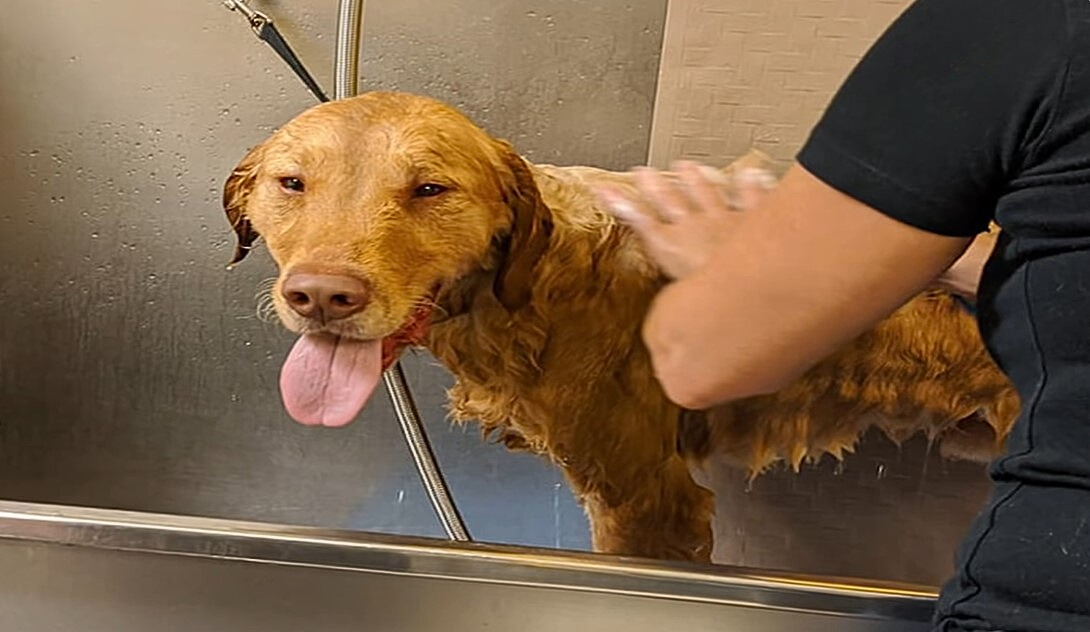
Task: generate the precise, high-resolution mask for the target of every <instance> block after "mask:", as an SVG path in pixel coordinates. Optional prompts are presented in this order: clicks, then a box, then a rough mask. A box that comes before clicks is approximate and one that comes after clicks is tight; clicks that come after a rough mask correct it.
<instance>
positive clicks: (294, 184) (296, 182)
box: [280, 178, 307, 193]
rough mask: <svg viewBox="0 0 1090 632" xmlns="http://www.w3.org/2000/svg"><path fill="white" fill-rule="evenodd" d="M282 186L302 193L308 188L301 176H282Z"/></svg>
mask: <svg viewBox="0 0 1090 632" xmlns="http://www.w3.org/2000/svg"><path fill="white" fill-rule="evenodd" d="M280 186H281V187H283V188H284V189H286V190H288V191H294V192H295V193H302V192H303V191H305V190H306V188H307V187H306V185H305V184H303V181H302V180H300V179H299V178H280Z"/></svg>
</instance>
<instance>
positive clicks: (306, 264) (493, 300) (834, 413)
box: [224, 93, 1019, 561]
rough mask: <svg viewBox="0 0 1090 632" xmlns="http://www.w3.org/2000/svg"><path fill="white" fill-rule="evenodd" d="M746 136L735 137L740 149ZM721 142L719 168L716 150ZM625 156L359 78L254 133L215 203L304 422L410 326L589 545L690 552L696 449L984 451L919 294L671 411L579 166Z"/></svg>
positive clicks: (650, 289)
mask: <svg viewBox="0 0 1090 632" xmlns="http://www.w3.org/2000/svg"><path fill="white" fill-rule="evenodd" d="M750 159H752V157H751V158H750ZM736 166H737V163H736V165H732V166H731V167H728V168H727V171H728V172H729V171H730V170H731V169H733V168H734V167H736ZM606 181H608V182H612V183H615V184H620V185H622V186H631V184H630V182H629V176H628V175H627V174H619V173H611V172H607V171H603V170H599V169H592V168H587V167H566V168H563V167H553V166H546V165H531V164H529V163H527V162H526V161H525V160H523V159H522V158H521V157H520V156H519V155H518V154H517V153H516V152H515V151H514V150H513V149H512V148H511V147H510V146H509V145H508V144H506V143H504V142H502V141H499V140H496V139H494V138H492V137H491V136H489V135H488V134H487V133H486V132H484V131H483V130H481V129H480V128H479V127H477V126H476V125H474V124H473V123H472V122H471V121H470V120H469V119H467V118H466V117H464V116H463V115H462V114H460V113H459V112H457V111H456V110H454V109H452V108H450V107H448V106H446V105H444V104H442V103H439V102H436V101H434V100H431V99H427V98H423V97H418V96H412V95H407V94H397V93H371V94H366V95H363V96H359V97H356V98H352V99H346V100H343V101H338V102H333V103H328V104H323V105H320V106H317V107H314V108H312V109H310V110H308V111H306V112H304V113H302V114H301V115H299V116H298V117H296V118H295V119H293V120H292V121H290V122H289V123H288V124H287V125H285V126H284V127H283V128H282V129H281V130H279V131H278V132H276V133H275V134H274V135H273V136H272V137H271V138H269V139H268V140H267V141H265V142H264V143H262V144H261V145H260V146H258V147H256V148H254V149H253V150H252V151H250V153H249V154H248V155H247V156H246V157H245V158H244V159H243V160H242V162H241V163H240V164H239V166H238V167H237V168H236V169H235V171H234V172H233V173H232V175H231V176H230V178H229V179H228V181H227V184H226V189H225V193H224V204H225V207H226V211H227V215H228V217H229V219H230V221H231V224H232V225H233V227H234V229H235V231H236V232H237V234H238V238H239V247H238V250H237V251H236V255H235V261H236V262H237V261H239V260H241V259H242V258H243V257H244V256H245V255H246V252H247V250H248V249H249V248H250V247H251V246H252V244H253V243H254V241H255V239H256V238H257V237H258V235H259V234H260V235H261V236H262V237H263V238H264V240H265V242H266V244H267V245H268V248H269V251H270V253H271V254H272V256H273V258H274V260H275V261H276V263H277V265H278V267H279V269H280V276H279V279H278V280H277V283H276V286H275V288H274V290H273V299H274V301H275V306H276V309H277V312H278V314H279V316H280V318H281V320H282V321H283V323H284V325H285V326H286V327H288V328H289V329H291V330H292V331H295V332H297V333H299V334H301V337H300V339H299V342H298V343H297V344H296V346H295V348H294V349H293V350H292V352H291V354H290V355H289V358H288V360H287V362H286V363H285V366H284V369H283V372H282V375H281V390H282V393H283V396H284V401H285V405H286V407H287V409H288V411H289V412H290V413H291V414H292V416H293V417H295V418H296V419H298V420H299V421H301V422H303V423H311V424H326V425H341V424H345V423H348V422H350V421H351V420H352V419H353V418H354V417H355V416H356V414H357V413H358V412H359V410H360V408H361V407H362V406H363V405H364V404H365V403H366V400H367V399H368V397H369V396H370V394H371V392H372V391H373V390H374V388H375V386H376V384H377V382H378V381H379V378H380V375H381V371H382V369H383V368H385V367H387V366H389V365H390V364H391V363H392V362H394V361H395V360H396V358H397V356H398V354H399V353H400V351H401V349H402V348H403V347H405V346H406V345H417V344H422V345H423V346H425V347H427V348H428V349H429V350H430V351H431V352H432V353H434V354H435V356H436V357H438V358H439V359H440V361H442V363H443V364H444V365H445V366H446V367H447V368H448V369H449V370H450V371H451V372H453V374H454V375H455V377H456V378H457V383H456V385H455V386H454V388H453V389H452V390H451V392H450V399H451V404H452V409H453V415H454V417H455V418H456V419H457V420H459V421H467V420H477V421H478V422H479V423H480V424H481V426H482V428H483V429H484V432H485V433H486V434H488V435H493V436H495V437H496V438H498V440H500V441H502V442H503V443H504V444H506V445H507V446H508V447H509V448H512V449H524V450H531V451H534V452H536V453H539V454H542V455H545V456H547V457H548V458H549V459H551V460H552V462H554V463H556V464H557V465H558V466H559V467H561V468H562V469H563V470H564V472H565V474H566V475H567V479H568V481H569V482H570V484H571V486H572V488H573V490H574V492H575V494H576V495H577V497H578V498H579V499H580V500H581V501H582V503H583V504H584V506H585V508H586V511H587V513H588V515H589V518H590V522H591V525H592V529H593V542H594V547H595V549H596V550H598V551H602V552H608V553H615V554H626V555H635V556H644V557H652V558H671V559H688V560H700V561H706V560H708V559H709V558H710V554H711V550H712V529H711V520H712V507H713V503H712V495H711V493H710V492H709V491H708V490H706V489H704V488H702V487H700V486H698V485H697V484H696V483H695V482H694V481H693V479H692V478H691V476H690V471H689V465H690V464H692V463H695V462H699V461H700V460H701V459H704V458H707V457H709V456H711V455H722V456H724V457H725V458H730V459H732V460H733V461H734V462H736V463H737V464H738V465H739V466H741V467H744V468H748V469H749V471H750V472H751V473H752V474H754V475H756V474H757V473H759V472H761V471H763V470H764V469H765V468H767V467H769V466H770V465H772V464H773V463H775V462H778V461H786V462H788V463H789V464H791V465H793V466H795V467H798V465H799V464H800V463H801V462H802V461H804V460H806V459H814V458H820V457H821V455H823V454H826V453H832V454H834V455H836V456H837V457H839V456H840V455H841V452H842V451H844V450H850V449H851V448H852V446H853V445H854V444H855V442H856V440H857V439H858V437H859V435H860V434H861V433H862V432H863V431H864V430H865V429H866V428H868V427H869V426H872V425H877V426H879V427H880V428H882V429H883V430H884V431H885V432H886V433H887V434H889V435H890V436H891V437H892V438H894V439H895V440H900V439H902V438H904V437H906V436H909V435H912V434H914V433H916V432H920V431H923V432H926V433H927V434H929V435H930V436H932V437H934V438H935V439H936V440H938V441H939V442H940V443H941V446H942V449H943V452H944V454H947V455H949V456H957V457H962V458H971V459H977V460H986V459H989V458H991V457H992V456H993V455H995V454H996V453H997V451H998V450H999V449H1000V448H1001V447H1002V444H1003V442H1004V439H1005V437H1006V433H1007V431H1008V430H1009V428H1010V425H1011V424H1012V422H1013V419H1014V417H1015V415H1016V413H1017V410H1018V406H1019V405H1018V400H1017V396H1016V395H1015V393H1014V391H1013V390H1012V388H1011V386H1010V385H1009V383H1008V381H1007V379H1006V378H1005V377H1004V376H1003V375H1002V374H1001V373H1000V372H999V371H998V370H997V368H996V367H995V366H994V365H993V363H992V361H991V359H990V358H989V356H988V355H987V353H986V351H985V349H984V348H983V346H982V343H981V341H980V339H979V337H978V334H977V330H976V327H975V323H974V322H973V320H972V318H971V317H970V316H968V315H967V314H965V313H964V312H963V310H962V309H960V308H959V307H958V306H957V305H956V304H955V303H954V301H953V300H952V299H951V297H950V296H948V295H946V294H943V293H940V292H929V293H926V294H924V295H921V296H919V297H917V298H915V299H914V300H913V301H911V302H910V303H909V304H907V305H906V306H904V307H903V308H902V309H901V310H899V311H898V312H896V313H895V314H894V315H893V316H891V317H890V318H888V319H886V320H885V321H883V322H882V323H881V324H879V325H878V326H877V327H876V328H875V329H874V330H873V331H870V332H868V333H867V334H865V335H863V336H861V337H860V338H859V339H857V340H856V341H854V342H853V343H852V344H850V345H849V346H847V347H846V348H844V349H843V350H841V351H840V352H838V353H837V354H835V355H833V356H832V357H830V358H828V359H826V360H825V361H824V362H822V363H821V364H819V365H818V366H816V367H815V368H814V369H812V370H811V371H810V372H808V373H807V374H806V375H805V376H804V377H803V378H802V379H800V380H799V381H798V382H796V383H795V384H793V385H791V386H790V387H788V388H787V389H785V390H784V391H782V392H780V393H777V394H775V395H770V396H762V397H756V398H752V399H747V400H743V401H739V402H736V403H733V404H730V405H727V406H723V407H720V408H716V409H714V410H711V411H706V412H699V413H698V412H693V411H682V410H680V409H679V408H678V407H677V406H675V405H673V404H672V403H671V402H669V401H668V400H667V399H666V397H665V396H664V395H663V392H662V390H661V389H660V387H659V385H658V384H657V383H656V381H655V379H654V377H653V375H652V371H651V364H650V360H649V357H648V354H647V351H646V349H645V348H644V346H643V344H642V342H641V340H640V335H639V332H640V325H641V321H642V318H643V316H644V314H645V312H646V310H647V308H648V304H649V302H650V300H651V298H652V297H653V295H654V294H655V292H656V291H657V290H658V289H659V288H660V287H661V286H662V284H663V282H664V279H663V277H662V275H661V274H660V272H659V271H658V270H657V269H656V267H655V266H654V265H653V264H652V263H651V262H650V261H649V259H648V258H647V257H646V256H645V254H644V253H643V251H642V250H641V247H640V244H639V242H638V240H637V238H636V237H635V236H634V234H632V233H631V232H630V231H629V230H627V229H625V228H624V227H621V226H619V225H618V224H616V223H615V222H614V221H613V220H612V219H611V217H610V216H609V215H608V214H607V213H605V212H604V211H603V210H602V209H600V208H598V207H597V202H596V200H595V198H594V196H593V194H592V192H591V189H590V186H591V185H592V184H593V183H597V182H606Z"/></svg>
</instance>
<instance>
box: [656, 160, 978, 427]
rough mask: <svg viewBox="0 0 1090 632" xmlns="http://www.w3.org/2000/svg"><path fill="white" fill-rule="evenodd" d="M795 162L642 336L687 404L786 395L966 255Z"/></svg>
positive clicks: (660, 306) (664, 380) (673, 395)
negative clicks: (782, 391)
mask: <svg viewBox="0 0 1090 632" xmlns="http://www.w3.org/2000/svg"><path fill="white" fill-rule="evenodd" d="M968 242H969V239H968V238H966V237H944V236H940V235H936V234H934V233H929V232H925V231H923V230H920V229H918V228H913V227H911V226H909V225H907V224H904V223H901V222H898V221H896V220H894V219H891V218H889V217H887V216H885V215H883V214H881V213H878V212H876V211H875V210H873V209H871V208H870V207H868V206H866V205H865V204H862V203H860V202H857V201H856V200H854V199H852V198H850V197H848V196H847V195H844V194H843V193H840V192H839V191H837V190H835V189H833V188H831V187H829V186H828V185H826V184H824V183H823V182H822V181H821V180H819V179H817V178H815V177H814V176H813V175H811V174H810V173H809V172H807V171H806V170H805V169H804V168H802V167H800V166H797V165H796V166H795V167H793V168H792V169H791V170H790V171H788V173H787V174H786V175H785V176H784V178H783V179H782V180H781V182H780V184H779V186H778V187H777V188H776V189H775V190H774V191H772V192H771V193H769V194H768V195H767V196H766V197H765V199H764V200H763V202H762V204H761V205H760V206H759V207H758V208H756V209H753V210H752V211H749V212H748V213H747V214H746V218H745V220H744V221H742V222H740V223H739V224H738V225H737V226H736V228H735V230H734V232H733V233H732V235H731V238H730V240H729V241H727V242H726V243H724V244H723V247H722V248H721V249H719V251H718V252H717V253H715V254H714V255H713V257H712V259H711V260H710V261H709V263H708V265H707V266H705V267H703V268H702V269H701V270H700V271H699V272H697V273H696V274H694V275H692V276H689V277H687V278H685V279H682V280H680V281H678V282H676V283H674V284H672V285H670V286H668V287H667V288H666V289H665V290H663V291H662V292H661V293H660V294H659V296H658V298H657V299H656V300H655V303H654V305H653V306H652V309H651V311H650V313H649V315H648V317H647V320H646V321H645V325H644V340H645V341H646V343H647V345H648V348H649V349H650V351H651V355H652V357H653V359H654V365H655V371H656V375H657V377H658V379H659V381H660V383H661V384H662V386H663V388H664V390H665V391H666V393H667V395H668V396H669V397H670V399H672V400H673V401H675V402H676V403H678V404H680V405H682V406H685V407H687V408H704V407H707V406H711V405H714V404H717V403H719V402H722V401H724V400H730V399H736V398H741V397H747V396H751V395H758V394H763V393H769V392H773V391H776V390H779V389H780V388H782V387H783V386H785V385H786V384H787V383H788V382H789V381H790V380H792V379H794V378H795V377H797V376H799V375H800V374H801V373H803V372H804V371H806V370H807V369H808V368H810V367H811V366H812V365H813V364H814V363H815V362H817V361H819V360H820V359H822V358H823V357H825V356H827V355H828V354H830V353H832V352H833V351H834V350H835V349H836V348H837V347H839V346H840V345H842V344H844V343H846V342H848V341H849V340H851V339H852V338H854V337H855V336H857V335H859V334H860V333H861V332H863V331H864V330H866V329H867V328H868V327H870V326H871V325H873V324H874V323H875V322H877V321H878V320H880V319H881V318H883V317H884V316H886V315H887V314H889V313H890V312H892V311H893V310H895V309H896V308H897V307H898V306H900V305H902V304H903V303H904V302H905V301H906V300H907V299H908V298H910V297H911V296H912V295H913V294H915V293H916V292H918V291H919V290H920V289H922V288H924V287H925V286H926V285H927V284H928V283H930V282H931V281H932V280H933V279H935V277H936V276H937V275H939V274H940V273H941V272H942V271H943V270H944V269H946V267H947V266H949V265H950V264H951V262H953V261H954V260H955V259H957V257H958V255H960V254H961V253H962V251H963V250H964V249H965V246H966V244H967V243H968Z"/></svg>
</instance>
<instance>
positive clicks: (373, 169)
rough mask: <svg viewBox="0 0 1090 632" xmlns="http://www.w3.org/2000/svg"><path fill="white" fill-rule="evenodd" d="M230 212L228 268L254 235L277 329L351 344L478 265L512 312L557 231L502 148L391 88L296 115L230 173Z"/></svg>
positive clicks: (409, 314) (444, 109)
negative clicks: (266, 270)
mask: <svg viewBox="0 0 1090 632" xmlns="http://www.w3.org/2000/svg"><path fill="white" fill-rule="evenodd" d="M224 206H225V209H226V212H227V215H228V218H229V220H230V221H231V224H232V226H233V227H234V229H235V231H236V233H237V235H238V239H239V246H238V249H237V251H236V255H235V262H237V261H239V260H241V259H242V258H243V257H245V255H246V252H247V251H248V249H249V248H250V247H251V245H252V244H253V243H254V241H255V240H256V239H257V237H258V236H259V235H260V236H261V238H263V239H264V241H265V243H266V245H267V247H268V249H269V252H270V253H271V255H272V257H273V259H274V260H275V261H276V264H277V266H278V267H279V271H280V274H279V277H278V279H277V282H276V286H275V288H274V290H273V299H274V301H275V305H276V308H277V313H278V314H279V316H280V318H281V320H282V322H283V323H284V324H285V326H286V327H288V328H289V329H291V330H292V331H295V332H297V333H313V332H326V333H330V334H334V335H337V336H342V337H345V338H350V339H357V340H375V339H379V338H386V337H388V336H391V335H392V334H394V333H395V332H397V331H399V330H400V329H402V328H404V327H405V326H406V325H407V323H410V322H411V321H412V320H413V318H414V314H415V313H417V311H418V309H419V308H420V307H421V305H423V304H427V303H429V302H430V301H431V299H432V297H433V295H434V293H435V291H436V289H437V288H438V287H440V286H442V285H443V284H448V283H451V282H452V281H454V280H456V279H458V278H460V277H462V276H464V275H465V274H467V273H468V272H470V271H472V270H476V269H480V268H481V267H482V266H492V265H494V266H495V267H496V270H497V273H496V281H495V286H494V287H495V292H496V295H497V297H498V298H499V299H500V301H501V302H502V303H503V304H504V305H505V306H506V307H507V308H508V309H512V310H516V309H519V308H520V307H522V306H523V305H524V304H525V303H526V302H527V301H528V300H529V290H530V284H531V277H532V273H533V265H534V262H535V261H536V260H537V259H538V258H539V256H540V254H541V252H542V251H543V250H544V248H545V246H546V245H547V241H548V237H549V232H550V226H551V224H550V220H549V216H548V209H547V208H546V207H545V206H544V204H543V203H542V202H541V198H540V195H539V194H538V191H537V188H536V187H535V186H534V182H533V177H532V175H531V174H530V172H529V170H528V167H527V165H526V164H525V163H524V162H523V161H522V160H521V158H520V157H519V156H518V155H517V154H516V153H515V152H514V151H513V150H512V149H511V147H510V146H508V145H507V144H506V143H503V142H501V141H497V140H495V139H493V138H491V137H490V136H489V135H488V134H486V133H485V132H484V131H483V130H481V129H480V128H478V127H477V126H476V125H474V124H473V123H472V122H470V121H469V120H468V119H467V118H465V117H464V116H463V115H462V114H460V113H459V112H457V111H455V110H454V109H452V108H450V107H448V106H446V105H443V104H441V103H438V102H436V101H433V100H430V99H426V98H423V97H416V96H412V95H406V94H392V93H370V94H366V95H363V96H360V97H355V98H352V99H346V100H343V101H337V102H333V103H327V104H323V105H320V106H317V107H315V108H312V109H310V110H308V111H306V112H304V113H302V114H300V115H299V116H298V117H296V118H295V119H293V120H292V121H290V122H289V123H288V124H286V125H285V126H284V127H283V128H282V129H280V130H279V131H278V132H276V133H275V134H274V135H273V136H272V137H270V138H269V139H268V140H267V141H265V142H264V143H262V144H261V145H259V146H258V147H256V148H254V149H253V150H252V151H251V152H250V153H249V154H247V155H246V157H245V158H244V159H243V160H242V162H241V163H240V164H239V165H238V166H237V167H236V168H235V170H234V172H233V173H232V174H231V176H230V178H229V179H228V181H227V183H226V186H225V191H224Z"/></svg>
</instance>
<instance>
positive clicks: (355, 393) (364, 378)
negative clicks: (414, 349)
mask: <svg viewBox="0 0 1090 632" xmlns="http://www.w3.org/2000/svg"><path fill="white" fill-rule="evenodd" d="M381 377H382V341H381V340H369V341H366V342H361V341H358V340H348V339H347V338H339V337H335V336H329V335H325V334H308V335H304V336H301V337H300V338H299V340H298V341H297V342H296V343H295V346H294V347H292V349H291V353H289V354H288V358H287V360H285V362H284V367H283V369H281V371H280V395H281V397H282V398H283V400H284V408H286V409H287V411H288V414H289V415H291V417H292V419H295V420H296V421H298V422H299V423H301V424H306V425H308V426H319V425H321V426H334V427H337V426H343V425H345V424H347V423H349V422H350V421H352V420H353V419H355V418H356V415H358V414H359V412H360V410H362V409H363V406H364V404H366V403H367V400H369V399H370V398H371V395H372V394H373V393H374V392H375V387H376V386H378V381H379V379H380V378H381Z"/></svg>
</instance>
